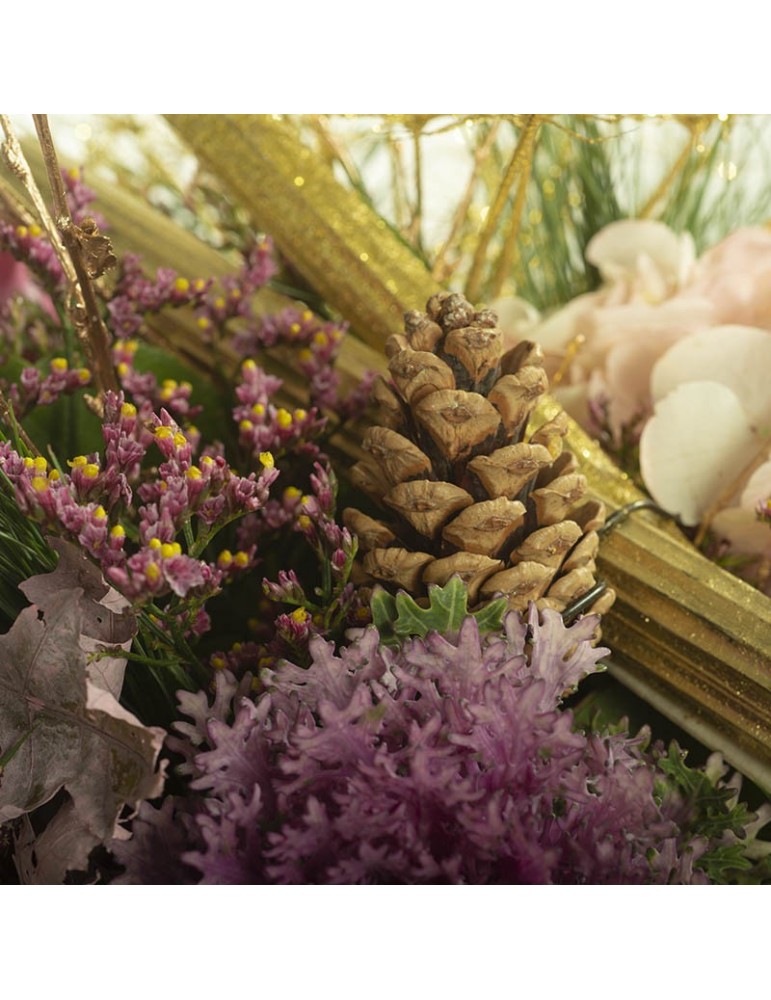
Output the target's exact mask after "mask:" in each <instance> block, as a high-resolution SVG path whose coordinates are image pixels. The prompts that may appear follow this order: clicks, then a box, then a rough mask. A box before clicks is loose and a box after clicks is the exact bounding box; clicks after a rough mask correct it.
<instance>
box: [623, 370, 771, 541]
mask: <svg viewBox="0 0 771 1000" xmlns="http://www.w3.org/2000/svg"><path fill="white" fill-rule="evenodd" d="M758 447H759V442H758V439H757V438H756V437H755V435H753V432H752V428H751V426H750V424H749V422H748V420H747V416H746V414H745V412H744V409H743V408H742V405H741V403H740V402H739V400H738V399H737V397H736V395H735V394H734V393H733V392H732V391H731V390H730V389H728V388H726V386H724V385H720V384H719V383H718V382H687V383H685V384H684V385H680V386H678V387H677V388H676V389H675V390H674V392H671V393H670V394H669V395H668V396H666V397H665V398H664V399H662V400H659V402H658V403H657V404H656V408H655V411H654V415H653V416H652V417H651V419H650V420H649V421H648V423H647V424H646V425H645V429H644V430H643V433H642V437H641V438H640V471H641V472H642V475H643V479H644V480H645V485H646V487H647V488H648V490H649V491H650V494H651V496H652V497H653V498H654V499H655V500H656V501H657V502H658V503H660V504H661V506H662V507H665V508H666V509H667V510H669V511H671V512H672V513H673V514H677V515H679V517H680V518H681V520H682V521H683V523H684V524H698V523H699V521H700V520H701V518H702V516H703V515H704V513H705V512H706V511H707V509H708V508H709V507H710V506H711V505H712V504H713V503H714V502H715V501H716V500H717V499H718V498H719V497H720V496H721V495H722V494H723V493H724V492H725V490H726V489H727V488H728V487H729V486H730V484H731V483H732V482H734V481H735V480H736V478H737V477H738V476H739V474H740V473H741V472H742V470H743V469H745V468H746V467H747V465H748V464H749V463H750V461H751V460H752V458H753V457H754V456H755V455H756V454H757V450H758Z"/></svg>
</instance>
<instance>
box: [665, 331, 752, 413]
mask: <svg viewBox="0 0 771 1000" xmlns="http://www.w3.org/2000/svg"><path fill="white" fill-rule="evenodd" d="M692 381H709V382H720V383H722V384H723V385H725V386H727V387H728V388H729V389H732V390H733V391H734V393H735V394H736V395H737V396H738V397H739V398H740V399H741V401H742V406H743V407H744V409H745V411H746V413H747V416H748V417H749V419H750V421H751V422H752V423H753V424H754V425H755V426H756V427H757V428H758V429H762V428H763V427H765V426H766V425H768V424H771V333H769V331H767V330H759V329H757V328H756V327H750V326H715V327H712V329H710V330H700V331H699V332H697V333H693V334H691V335H690V336H688V337H685V338H683V339H682V340H681V341H680V342H679V343H677V344H675V345H674V346H673V347H671V348H670V349H669V350H668V351H667V352H666V354H665V355H664V356H663V357H662V358H661V360H660V361H659V362H658V364H657V365H656V366H655V368H654V369H653V374H652V377H651V392H652V394H653V398H654V400H657V399H661V398H663V397H664V396H666V395H667V394H668V393H669V392H671V391H672V389H674V388H675V387H676V386H678V385H680V384H682V383H683V382H692Z"/></svg>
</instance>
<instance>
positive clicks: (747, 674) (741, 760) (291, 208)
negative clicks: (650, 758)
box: [168, 115, 771, 789]
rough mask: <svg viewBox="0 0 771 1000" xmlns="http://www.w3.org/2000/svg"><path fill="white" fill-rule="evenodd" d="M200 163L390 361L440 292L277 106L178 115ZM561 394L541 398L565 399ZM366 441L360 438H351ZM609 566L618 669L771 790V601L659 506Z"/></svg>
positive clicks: (348, 360) (630, 492)
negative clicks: (389, 348) (254, 111)
mask: <svg viewBox="0 0 771 1000" xmlns="http://www.w3.org/2000/svg"><path fill="white" fill-rule="evenodd" d="M168 120H169V121H170V122H171V124H172V125H173V126H174V127H175V129H176V130H177V132H178V133H179V135H180V136H181V137H182V138H183V139H185V140H186V141H187V142H188V143H189V145H190V146H191V147H192V148H193V150H194V151H195V153H196V154H197V155H198V157H199V158H200V160H201V161H202V163H203V164H204V165H205V166H206V167H207V168H208V169H209V170H211V171H212V173H214V174H215V175H216V176H217V177H218V178H219V180H220V182H221V183H222V184H223V186H224V187H225V189H226V190H227V191H229V193H230V194H231V195H232V197H233V198H234V199H236V200H237V201H238V202H239V203H240V204H241V205H243V206H244V207H245V208H247V209H248V210H249V212H250V213H251V216H252V219H253V221H254V223H255V225H257V226H258V227H260V228H262V229H264V230H265V231H266V232H269V233H270V234H271V236H273V238H274V239H275V241H276V244H277V246H278V247H279V249H280V250H281V251H282V252H283V253H284V254H285V255H286V257H287V258H288V259H289V260H291V262H292V264H293V266H294V267H295V268H296V269H297V270H298V272H299V273H300V274H301V275H302V276H303V278H304V279H305V280H307V281H308V283H309V284H310V285H311V286H312V287H313V288H314V289H315V290H316V291H317V292H319V293H320V294H321V295H322V296H323V297H324V299H325V300H326V301H327V302H328V303H329V304H330V305H331V306H332V307H334V308H335V309H337V310H339V311H340V313H341V314H342V315H343V316H344V317H345V318H346V319H348V320H349V321H350V322H351V324H352V327H353V329H354V331H355V332H356V334H357V336H358V337H359V338H360V341H359V343H356V341H355V340H354V341H351V343H350V345H349V346H347V347H346V348H345V349H344V354H343V356H342V357H341V363H342V364H343V366H347V367H348V369H349V371H350V372H352V373H355V372H358V371H360V370H361V369H362V368H365V367H378V368H381V369H384V368H385V359H384V358H383V356H382V353H379V352H375V351H373V350H372V348H378V349H379V351H382V345H383V343H384V341H385V339H386V338H387V337H388V336H389V335H390V334H391V333H395V332H398V331H399V330H400V329H401V317H402V314H403V312H404V311H405V310H407V309H414V308H421V309H422V308H423V307H424V305H425V302H426V300H427V299H428V297H429V296H430V295H432V294H433V293H434V292H435V291H437V290H438V289H437V286H436V285H435V283H434V282H433V280H432V278H431V276H430V274H429V273H428V271H427V270H426V268H425V267H424V265H423V264H422V263H421V262H420V261H419V260H418V259H417V258H416V257H415V255H414V254H413V253H412V252H411V251H410V250H409V249H408V248H407V247H406V246H405V245H404V243H402V242H401V240H400V239H399V238H398V237H397V236H396V235H395V234H394V233H393V232H392V231H391V230H390V229H389V227H388V226H387V225H386V223H385V222H384V221H383V220H382V219H381V218H380V217H379V216H377V215H376V214H375V213H374V212H373V211H372V210H371V209H370V208H369V207H368V206H367V205H365V204H364V203H363V202H362V201H361V200H360V199H359V197H358V196H357V195H356V194H355V193H353V192H351V191H348V190H347V189H344V188H343V187H342V186H341V185H340V184H339V183H338V182H337V181H336V180H335V178H334V176H333V174H332V171H331V170H330V168H329V167H328V166H327V165H326V164H325V163H324V162H323V161H322V160H321V159H320V158H317V157H316V156H315V155H314V153H313V152H312V151H311V150H310V149H309V148H307V147H306V146H305V145H304V144H303V143H302V141H301V139H300V137H299V134H298V133H297V131H296V129H295V127H294V126H293V124H292V123H291V122H289V121H285V120H282V119H281V118H276V117H273V116H262V115H238V116H229V115H225V116H221V117H220V116H207V115H186V116H179V115H174V116H169V119H168ZM558 408H559V407H558V405H557V404H556V403H555V402H554V401H553V400H552V399H547V400H546V401H544V402H543V403H542V404H541V406H540V407H539V409H538V411H537V416H538V417H539V418H542V419H543V420H546V419H549V418H550V417H551V416H553V415H554V413H556V412H557V410H558ZM349 445H350V446H352V450H355V447H356V441H355V439H353V440H351V441H349ZM568 447H570V449H571V450H572V451H573V452H574V453H575V454H576V456H577V458H578V461H579V464H580V467H581V471H582V472H583V473H584V475H586V477H587V479H588V481H589V485H590V488H591V490H592V492H593V493H594V494H595V495H596V496H597V497H598V498H599V499H601V500H603V501H604V502H605V503H606V504H607V505H608V506H609V507H610V508H611V509H617V508H619V507H621V506H624V505H625V504H628V503H630V502H632V501H634V500H636V499H638V498H639V497H640V494H639V492H638V491H637V490H636V489H635V487H634V486H633V485H632V484H631V482H630V481H629V480H628V479H627V478H626V477H625V476H624V475H622V474H621V473H620V472H619V471H618V469H616V467H615V466H614V465H613V463H612V462H611V460H610V459H609V458H608V457H607V455H605V453H604V452H603V451H602V449H601V448H600V446H599V445H598V444H597V442H595V441H593V440H592V439H591V438H589V437H588V436H587V435H586V434H585V433H584V432H583V431H582V430H581V429H580V428H579V427H578V426H577V425H576V424H575V423H572V422H571V427H570V431H569V434H568ZM599 562H600V571H601V573H602V574H603V575H604V577H605V578H606V580H607V582H608V583H609V584H610V585H611V586H612V587H613V588H614V589H615V590H616V592H617V594H618V599H617V601H616V604H615V606H614V607H613V609H612V610H611V611H610V612H609V613H608V614H607V615H606V616H605V617H604V618H603V632H604V637H605V639H606V640H607V641H608V642H609V644H610V646H611V647H612V649H613V660H612V662H611V670H612V671H613V672H614V673H615V674H616V675H617V676H618V677H619V678H620V679H621V680H622V681H623V682H624V683H625V684H627V685H628V686H629V687H630V688H632V689H633V690H634V691H636V692H637V693H638V694H639V695H641V696H642V697H643V698H645V699H646V700H647V701H648V702H649V703H650V704H651V705H653V706H654V707H656V708H657V709H658V710H659V711H661V712H663V713H664V714H666V715H667V716H668V717H670V718H671V719H672V720H673V721H675V722H676V723H677V724H678V725H680V726H681V727H682V728H683V729H684V730H686V731H687V732H689V733H691V734H692V735H693V736H695V737H696V738H698V739H700V740H702V741H703V742H705V743H706V744H707V745H708V746H710V747H713V748H715V749H719V750H721V751H722V752H723V753H724V754H725V756H726V757H727V758H728V760H729V761H731V763H732V764H734V765H735V766H737V767H739V768H740V769H741V770H742V771H743V772H744V773H745V774H746V775H747V776H748V777H750V778H752V779H753V780H754V781H756V782H758V783H759V784H760V785H761V786H762V787H764V788H766V789H771V657H769V643H770V642H771V601H769V600H768V599H767V598H766V597H764V596H763V595H762V594H760V593H758V592H757V591H755V590H753V589H752V588H751V587H749V586H748V585H747V584H745V583H743V582H742V581H740V580H738V579H736V578H735V577H733V576H731V575H730V574H728V573H726V572H725V571H723V570H721V569H719V568H718V567H717V566H715V565H714V564H713V563H711V562H709V561H708V560H707V559H705V558H704V557H703V556H701V555H700V554H699V553H698V552H697V551H696V550H695V549H694V548H693V546H691V545H690V543H689V542H687V540H686V539H684V538H683V537H682V536H681V535H680V534H679V533H678V532H676V531H675V530H674V529H672V528H671V526H669V525H668V524H667V523H666V522H663V521H661V520H660V519H658V518H657V517H656V516H655V515H652V514H650V513H645V512H643V513H636V514H633V515H631V516H630V517H629V518H628V519H626V520H624V521H623V522H622V523H620V524H619V525H618V526H617V527H615V528H614V529H613V530H612V531H611V532H609V533H608V534H607V535H606V536H605V538H604V539H603V543H602V546H601V557H600V561H599Z"/></svg>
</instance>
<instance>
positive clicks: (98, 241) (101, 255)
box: [73, 216, 118, 278]
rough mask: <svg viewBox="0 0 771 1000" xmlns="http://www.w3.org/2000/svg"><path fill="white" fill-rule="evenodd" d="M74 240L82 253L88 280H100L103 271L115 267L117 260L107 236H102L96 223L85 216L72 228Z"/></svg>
mask: <svg viewBox="0 0 771 1000" xmlns="http://www.w3.org/2000/svg"><path fill="white" fill-rule="evenodd" d="M73 230H74V232H75V238H76V239H77V241H78V243H79V244H80V248H81V250H82V251H83V259H84V261H85V264H86V271H87V272H88V276H89V278H101V276H102V275H103V274H104V273H105V271H109V270H110V268H112V267H115V265H116V264H117V263H118V258H117V257H116V256H115V254H114V253H113V249H112V242H111V240H110V238H109V236H102V235H101V233H100V232H99V228H98V226H97V224H96V222H95V221H94V220H93V219H92V218H91V217H90V216H86V218H85V219H83V221H82V222H81V224H80V225H79V226H73Z"/></svg>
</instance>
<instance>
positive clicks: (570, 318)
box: [503, 292, 602, 353]
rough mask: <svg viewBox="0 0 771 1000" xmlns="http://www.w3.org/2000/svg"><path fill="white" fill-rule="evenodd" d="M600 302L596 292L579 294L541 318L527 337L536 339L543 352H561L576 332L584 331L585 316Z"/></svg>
mask: <svg viewBox="0 0 771 1000" xmlns="http://www.w3.org/2000/svg"><path fill="white" fill-rule="evenodd" d="M601 304H602V300H601V297H600V296H599V293H597V292H590V293H589V294H587V295H579V296H578V298H575V299H573V300H572V301H571V302H568V304H567V305H566V306H565V307H564V308H562V309H558V310H557V311H556V312H553V313H551V314H550V315H549V316H546V317H545V318H543V319H541V321H540V322H539V323H538V324H537V325H536V326H534V327H533V328H532V329H531V330H529V331H528V338H529V339H530V340H535V341H537V342H538V343H539V344H540V345H541V347H542V348H543V350H544V353H558V352H562V351H564V350H565V348H566V347H567V345H568V344H569V343H570V342H571V340H573V338H574V337H575V336H576V335H577V334H579V333H583V332H584V328H585V323H586V317H587V316H589V315H591V314H592V313H593V311H594V310H595V309H596V308H599V307H600V306H601ZM503 329H505V328H503Z"/></svg>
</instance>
